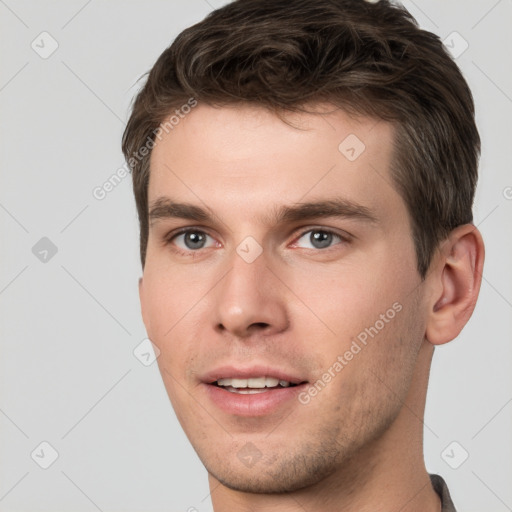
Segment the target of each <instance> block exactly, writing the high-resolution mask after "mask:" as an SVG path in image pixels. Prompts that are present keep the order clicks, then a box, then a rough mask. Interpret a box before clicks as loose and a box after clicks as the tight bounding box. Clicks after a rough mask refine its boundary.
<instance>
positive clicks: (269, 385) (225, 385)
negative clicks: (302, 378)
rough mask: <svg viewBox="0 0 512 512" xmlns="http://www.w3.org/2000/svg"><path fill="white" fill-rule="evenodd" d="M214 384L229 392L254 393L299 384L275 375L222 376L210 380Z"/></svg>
mask: <svg viewBox="0 0 512 512" xmlns="http://www.w3.org/2000/svg"><path fill="white" fill-rule="evenodd" d="M211 384H213V385H214V386H217V387H219V388H222V389H225V390H226V391H229V392H230V393H239V394H242V395H255V394H258V393H268V392H269V391H272V390H276V389H283V388H293V387H296V386H298V385H299V384H295V383H293V382H290V381H289V380H284V379H278V378H277V377H250V378H247V379H235V378H222V379H218V380H216V381H214V382H212V383H211Z"/></svg>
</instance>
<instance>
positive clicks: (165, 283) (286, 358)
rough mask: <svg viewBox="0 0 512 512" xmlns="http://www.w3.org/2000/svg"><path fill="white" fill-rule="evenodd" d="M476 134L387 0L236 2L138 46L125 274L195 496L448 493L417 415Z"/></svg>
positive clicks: (434, 48) (357, 505)
mask: <svg viewBox="0 0 512 512" xmlns="http://www.w3.org/2000/svg"><path fill="white" fill-rule="evenodd" d="M479 150H480V141H479V135H478V131H477V129H476V127H475V122H474V106H473V100H472V96H471V93H470V91H469V89H468V86H467V84H466V82H465V80H464V78H463V77H462V75H461V73H460V71H459V70H458V68H457V66H456V65H455V64H454V62H453V61H452V60H451V58H450V57H449V56H448V54H447V53H446V52H445V50H444V48H443V46H442V43H441V42H440V41H439V39H438V38H437V37H436V36H435V35H433V34H431V33H429V32H426V31H423V30H420V29H419V28H418V27H417V25H416V23H415V22H414V20H413V18H412V17H411V16H410V15H409V14H408V13H407V11H405V10H404V9H403V8H401V7H398V6H393V5H391V4H390V3H389V2H388V1H387V0H381V1H380V2H376V3H368V2H365V1H363V0H314V1H312V0H297V1H295V2H287V1H284V0H238V1H235V2H233V3H232V4H229V5H227V6H225V7H223V8H221V9H218V10H217V11H214V12H212V13H211V14H210V15H209V16H208V17H207V18H206V19H205V20H204V21H202V22H201V23H199V24H197V25H195V26H193V27H190V28H188V29H187V30H185V31H183V32H182V33H181V34H180V35H179V36H178V37H177V39H176V40H175V41H174V43H173V44H172V46H170V47H169V48H168V49H167V50H165V52H164V53H163V54H162V55H161V56H160V58H159V59H158V61H157V62H156V64H155V65H154V67H153V68H152V70H151V72H150V73H149V76H148V80H147V83H146V84H145V86H144V88H143V89H142V90H141V92H140V93H139V94H138V96H137V98H136V101H135V103H134V106H133V112H132V114H131V118H130V120H129V122H128V125H127V128H126V131H125V134H124V137H123V151H124V154H125V156H126V158H127V160H128V162H129V164H130V166H131V168H132V171H133V184H134V192H135V198H136V202H137V208H138V213H139V219H140V230H141V231H140V242H141V260H142V265H143V269H144V273H143V277H142V278H141V279H140V282H139V291H140V299H141V305H142V315H143V319H144V323H145V326H146V329H147V332H148V336H149V338H150V339H151V340H152V342H153V343H154V345H155V346H156V347H157V348H158V350H159V351H160V356H159V358H158V364H159V368H160V371H161V374H162V377H163V380H164V383H165V386H166V389H167V392H168V394H169V397H170V400H171V402H172V404H173V406H174V409H175V411H176V415H177V417H178V419H179V421H180V423H181V425H182V427H183V428H184V431H185V432H186V434H187V436H188V438H189V439H190V442H191V443H192V445H193V447H194V449H195V450H196V451H197V453H198V455H199V457H200V458H201V460H202V462H203V463H204V465H205V467H206V469H207V471H208V475H209V484H210V489H211V496H212V503H213V506H214V509H215V511H216V512H223V511H233V510H237V511H254V510H258V511H267V510H268V511H270V510H272V511H275V510H280V511H286V510H307V511H319V510H322V511H339V510H343V511H358V512H362V511H376V510H381V511H398V510H400V511H402V512H407V511H415V512H423V511H424V512H435V511H439V510H443V511H450V510H455V509H454V507H453V504H452V502H451V499H450V495H449V492H448V489H447V487H446V484H445V483H444V481H443V479H442V478H441V477H440V476H437V475H431V476H429V475H428V473H427V471H426V469H425V465H424V461H423V448H422V433H423V423H422V418H423V414H424V407H425V396H426V389H427V383H428V376H429V369H430V363H431V358H432V355H433V351H434V347H435V346H437V345H441V344H444V343H447V342H448V341H450V340H452V339H453V338H455V337H456V336H457V335H458V334H459V332H460V331H461V329H462V328H463V327H464V325H465V324H466V322H467V321H468V319H469V317H470V316H471V314H472V312H473V309H474V306H475V302H476V300H477V295H478V292H479V288H480V281H481V274H482V266H483V259H484V247H483V242H482V238H481V235H480V233H479V231H478V230H477V229H476V227H475V226H474V225H473V224H472V213H471V208H472V202H473V196H474V191H475V186H476V179H477V161H478V156H479Z"/></svg>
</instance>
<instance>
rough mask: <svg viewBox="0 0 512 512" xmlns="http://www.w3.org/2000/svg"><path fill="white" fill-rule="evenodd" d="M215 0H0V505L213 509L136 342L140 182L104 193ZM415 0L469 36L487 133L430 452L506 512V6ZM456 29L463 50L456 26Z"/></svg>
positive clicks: (441, 468)
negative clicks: (474, 263)
mask: <svg viewBox="0 0 512 512" xmlns="http://www.w3.org/2000/svg"><path fill="white" fill-rule="evenodd" d="M223 3H226V2H222V1H220V0H219V1H218V2H215V1H213V0H208V1H206V0H186V1H185V0H181V1H157V0H152V1H146V2H141V1H138V2H135V1H126V0H125V1H123V2H121V1H120V0H115V1H105V0H92V1H91V0H89V1H85V0H74V1H69V0H68V1H64V0H59V1H57V0H54V1H47V2H36V1H35V0H32V1H24V0H17V1H15V0H5V1H2V0H0V39H1V48H2V63H1V72H0V108H1V124H0V130H1V132H0V145H1V165H2V173H1V184H0V223H1V233H2V242H1V253H0V254H1V264H0V307H1V312H2V322H1V324H0V325H1V327H0V328H1V357H0V365H1V367H0V378H1V388H0V389H1V395H0V429H1V456H0V510H1V511H55V510H74V511H77V512H78V511H94V510H101V511H142V510H144V511H147V512H152V511H164V510H165V511H186V510H194V509H195V510H198V511H203V510H204V511H206V510H211V502H210V497H209V492H208V486H207V479H206V472H205V470H204V469H203V467H202V465H201V463H200V461H199V460H198V458H197V456H196V455H195V453H194V451H193V450H192V448H191V447H190V446H189V444H188V441H187V440H186V437H185V435H184V434H183V433H182V431H181V428H180V426H179V424H178V422H177V420H176V418H175V416H174V413H173V411H172V409H171V406H170V404H169V402H168V398H167V395H166V393H165V389H164V387H163V385H162V383H161V379H160V375H159V373H158V369H157V366H156V363H155V364H152V365H149V366H145V365H144V364H142V363H141V361H140V360H139V359H137V358H136V357H135V356H134V353H133V351H134V349H135V348H136V347H137V346H138V345H139V344H140V343H141V342H142V340H143V339H144V338H145V331H144V326H143V324H142V321H141V319H140V314H139V303H138V295H137V279H138V277H139V275H140V273H141V269H140V264H139V260H138V240H137V236H138V231H137V219H136V212H135V207H134V201H133V198H132V193H131V183H130V178H129V177H127V178H125V179H124V180H123V181H122V182H121V183H120V184H119V185H118V186H117V187H115V189H114V190H112V191H111V192H110V193H109V194H108V195H107V196H106V197H105V198H104V199H103V200H97V199H95V197H94V196H93V194H92V191H93V189H94V188H95V187H97V186H101V185H102V184H103V183H104V182H105V181H106V180H107V179H108V178H109V177H110V176H111V175H112V174H113V173H115V172H116V170H117V169H118V168H119V167H120V166H121V165H122V164H123V158H122V154H121V151H120V139H121V134H122V131H123V127H124V123H125V121H126V119H127V115H128V109H129V104H130V100H131V98H132V97H133V95H134V93H135V91H136V90H137V88H138V85H136V84H135V82H136V79H137V78H138V77H139V76H140V75H141V74H142V73H143V72H145V71H147V70H148V69H149V68H150V67H151V65H152V64H153V62H154V61H155V59H156V58H157V57H158V55H159V54H160V53H161V52H162V51H163V50H164V48H165V47H167V46H168V45H169V44H170V43H171V41H172V40H173V39H174V37H175V36H176V35H177V34H178V33H179V32H180V31H181V30H182V29H183V28H185V27H187V26H188V25H190V24H192V23H194V22H196V21H199V20H200V19H202V18H203V17H204V16H205V15H206V14H207V13H208V12H209V11H210V10H211V9H212V8H214V7H219V6H220V5H221V4H223ZM404 4H405V6H406V7H407V8H408V9H409V10H410V11H411V12H412V14H413V15H414V16H416V17H417V19H418V21H419V22H420V24H421V25H422V26H423V27H424V28H426V29H428V30H431V31H433V32H435V33H437V34H439V35H440V36H441V37H442V38H443V39H445V38H446V37H447V36H449V35H450V34H452V32H454V31H456V32H458V33H459V34H460V35H461V37H462V38H463V39H464V40H465V41H467V42H468V44H469V46H468V48H467V49H466V51H465V52H464V53H462V54H461V55H460V56H459V57H458V58H457V62H458V63H459V65H460V66H461V67H462V69H463V72H464V74H465V76H466V77H467V80H468V81H469V83H470V86H471V88H472V90H473V92H474V96H475V100H476V105H477V110H478V122H479V127H480V131H481V135H482V139H483V155H482V159H481V167H480V169H481V180H480V184H479V188H478V193H477V200H476V206H475V220H476V224H477V225H478V226H479V228H480V229H481V231H482V232H483V235H484V239H485V241H486V246H487V259H486V266H485V272H484V280H483V284H482V291H481V296H480V301H479V303H478V306H477V308H476V311H475V313H474V315H473V317H472V319H471V321H470V322H469V324H468V326H467V327H466V329H465V330H464V331H463V333H462V335H461V336H460V337H459V338H458V340H456V341H454V342H452V343H450V344H448V345H446V346H444V347H441V348H439V349H438V350H437V351H436V355H435V357H434V363H433V370H432V378H431V386H430V390H429V394H428V403H427V413H426V418H425V452H426V453H425V456H426V462H427V468H428V470H429V471H430V472H439V473H440V474H442V475H443V476H444V477H445V479H446V480H447V482H448V484H449V487H450V489H451V492H452V495H453V498H454V501H455V503H456V504H457V505H458V509H459V510H460V511H468V512H469V511H475V512H476V511H481V510H485V511H486V512H491V511H496V512H505V511H507V510H512V486H511V482H512V465H511V460H512V440H511V435H510V433H511V432H512V386H511V380H512V377H511V375H512V372H511V371H510V370H511V360H512V357H511V356H512V344H511V343H510V341H511V334H512V321H511V318H512V314H511V313H512V272H511V264H510V262H511V261H512V243H511V235H510V234H511V230H510V225H511V220H512V188H510V187H512V175H511V172H510V156H509V155H510V128H509V127H510V116H511V114H512V99H511V97H512V77H511V67H510V64H509V63H510V55H511V52H512V36H511V33H512V32H511V31H510V25H511V21H512V2H511V0H500V1H496V0H481V1H475V2H465V1H462V0H460V1H446V0H415V1H414V2H412V1H406V2H404ZM290 8H293V2H290ZM43 31H46V32H48V33H49V34H50V35H51V37H49V36H40V34H41V32H43ZM453 37H455V39H454V38H453ZM52 38H53V39H52ZM53 40H55V41H56V42H57V43H58V48H57V49H56V51H55V52H54V53H53V54H52V55H50V56H48V55H47V54H46V53H48V52H49V51H50V50H51V49H52V44H55V43H53V42H52V41H53ZM33 41H34V43H32V42H33ZM448 42H449V44H450V45H451V46H454V49H455V51H460V50H462V49H463V47H464V46H463V45H464V42H463V40H461V39H460V38H458V36H451V38H448ZM31 44H34V46H35V48H37V51H35V49H33V48H32V47H31ZM45 52H46V53H45ZM41 53H42V54H43V56H44V57H47V58H43V57H42V56H41ZM43 237H47V238H48V239H49V240H51V243H52V244H54V246H56V248H57V252H56V254H54V255H53V254H52V248H51V246H50V244H49V242H48V241H47V240H43V241H40V239H41V238H43ZM36 244H38V245H36ZM34 246H35V249H33V247H34ZM45 251H48V252H45ZM454 441H455V442H456V444H451V443H453V442H454ZM42 442H47V443H49V444H50V445H51V446H52V447H53V449H54V450H56V452H57V453H58V458H57V459H56V460H55V461H54V462H53V464H52V465H51V466H50V467H48V469H43V468H42V467H40V466H41V465H45V464H48V463H50V462H52V449H51V448H49V447H48V446H47V445H42V446H41V443H42ZM447 447H448V448H447ZM466 452H467V454H468V455H469V456H468V458H467V460H464V458H465V457H466ZM31 454H33V455H32V456H31ZM452 466H458V467H457V469H454V468H453V467H452ZM192 507H194V508H192Z"/></svg>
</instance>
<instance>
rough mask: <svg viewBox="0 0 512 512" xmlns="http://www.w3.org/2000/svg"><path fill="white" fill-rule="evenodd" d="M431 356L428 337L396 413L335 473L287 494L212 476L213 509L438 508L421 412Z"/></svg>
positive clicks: (424, 511) (423, 511)
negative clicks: (241, 487) (236, 486)
mask: <svg viewBox="0 0 512 512" xmlns="http://www.w3.org/2000/svg"><path fill="white" fill-rule="evenodd" d="M432 354H433V347H432V346H431V345H430V344H429V343H428V342H426V341H425V342H424V343H423V345H422V347H421V349H420V352H419V354H418V360H417V364H416V371H415V372H414V376H413V379H412V381H411V386H410V389H409V393H408V395H407V398H406V400H405V402H404V403H403V405H402V407H401V409H400V412H399V414H398V416H397V417H396V418H395V420H394V421H393V422H392V423H391V425H390V426H389V428H388V429H387V430H386V431H385V432H384V433H383V434H382V435H381V436H380V437H379V438H377V439H374V440H373V441H371V442H369V443H367V444H366V445H365V446H364V447H363V448H362V449H361V450H359V451H358V452H357V453H355V454H354V455H353V457H351V459H350V460H348V461H345V462H344V464H343V467H340V468H339V469H338V470H337V471H336V472H335V473H333V474H332V475H330V476H329V477H328V478H326V479H324V480H322V481H321V482H319V483H317V484H315V485H312V486H310V487H307V488H304V489H300V490H298V491H295V492H291V493H286V494H250V493H243V492H239V491H234V490H232V489H229V488H227V487H225V486H224V485H222V484H221V483H220V482H219V481H218V480H217V479H215V478H214V477H213V476H212V475H209V485H210V492H211V496H212V504H213V508H214V510H215V512H231V511H232V510H237V511H239V512H249V511H254V510H258V512H267V511H268V512H270V511H272V512H276V511H280V512H287V511H292V510H293V511H296V510H301V509H304V510H308V511H311V512H314V511H317V510H322V512H331V511H332V512H339V511H343V512H356V511H357V512H370V511H371V512H377V511H380V512H388V511H389V512H391V511H397V510H400V512H439V511H440V510H441V504H440V499H439V496H438V495H437V494H436V492H435V491H434V489H433V488H432V485H431V483H430V477H429V475H428V473H427V470H426V468H425V463H424V459H423V416H424V411H425V398H426V388H427V384H428V374H429V369H430V361H431V358H432ZM383 385H385V383H383ZM390 392H392V391H391V390H390Z"/></svg>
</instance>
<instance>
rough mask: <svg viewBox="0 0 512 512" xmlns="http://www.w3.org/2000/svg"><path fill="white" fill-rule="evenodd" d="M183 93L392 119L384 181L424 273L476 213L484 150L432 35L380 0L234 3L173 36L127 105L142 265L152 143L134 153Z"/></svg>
mask: <svg viewBox="0 0 512 512" xmlns="http://www.w3.org/2000/svg"><path fill="white" fill-rule="evenodd" d="M191 99H193V101H198V102H204V103H206V104H209V105H215V106H222V105H226V104H235V103H246V104H257V105H262V106H265V107H267V108H269V109H270V110H272V111H274V112H286V111H301V110H303V106H304V105H306V104H308V103H312V102H325V101H327V102H329V103H331V104H333V105H334V106H337V107H339V108H342V109H344V110H346V111H349V112H352V113H356V114H360V115H367V116H371V117H375V118H378V119H382V120H385V121H388V122H391V123H393V124H394V126H395V140H394V142H395V152H394V159H393V160H394V161H393V166H392V179H393V181H394V183H395V186H396V187H397V190H398V191H399V193H400V194H401V196H402V198H403V199H404V201H405V203H406V206H407V208H408V211H409V214H410V218H411V224H412V236H413V239H414V244H415V249H416V254H417V260H418V261H417V266H418V271H419V273H420V275H421V276H422V278H424V277H425V275H426V272H427V270H428V268H429V265H430V262H431V259H432V255H433V253H434V251H435V249H436V247H437V246H438V244H439V242H440V241H441V240H443V239H444V238H445V237H446V236H447V235H448V233H449V232H450V231H451V230H453V229H454V228H455V227H457V226H459V225H461V224H466V223H470V222H472V220H473V216H472V203H473V197H474V192H475V187H476V182H477V172H478V171H477V169H478V158H479V154H480V138H479V135H478V130H477V128H476V125H475V119H474V104H473V98H472V95H471V91H470V89H469V87H468V85H467V83H466V81H465V80H464V77H463V76H462V74H461V72H460V70H459V68H458V67H457V65H456V64H455V63H454V61H453V60H452V58H451V57H450V56H449V54H448V53H447V51H446V50H445V48H444V46H443V44H442V42H441V41H440V39H439V38H438V37H437V36H436V35H434V34H432V33H430V32H427V31H425V30H421V29H420V28H419V27H418V25H417V23H416V21H415V20H414V18H413V17H412V16H411V15H410V14H409V13H408V12H407V10H406V9H405V8H403V7H401V6H397V5H393V4H391V3H390V2H389V1H388V0H380V1H378V2H376V3H369V2H367V1H364V0H294V2H289V0H236V1H234V2H232V3H230V4H228V5H226V6H224V7H223V8H221V9H217V10H215V11H213V12H211V13H210V14H209V15H208V16H207V17H206V18H205V19H204V20H203V21H201V22H200V23H198V24H196V25H194V26H192V27H190V28H187V29H186V30H184V31H183V32H181V34H179V35H178V37H177V38H176V39H175V41H174V42H173V44H172V45H171V46H170V47H169V48H167V49H166V50H165V51H164V52H163V53H162V55H161V56H160V57H159V58H158V60H157V62H156V63H155V65H154V66H153V68H152V69H151V71H150V72H149V76H148V79H147V81H146V83H145V85H144V87H143V88H142V90H141V91H140V92H139V93H138V95H137V97H136V99H135V102H134V104H133V110H132V113H131V116H130V119H129V121H128V124H127V126H126V130H125V132H124V135H123V142H122V149H123V153H124V155H125V158H126V159H127V161H128V163H129V165H130V167H131V169H132V176H133V188H134V194H135V200H136V204H137V209H138V214H139V222H140V255H141V261H142V266H144V263H145V255H146V247H147V242H148V231H149V223H148V183H149V159H150V151H149V152H148V151H147V149H146V151H145V152H144V155H143V156H141V155H140V150H141V148H142V147H143V146H144V145H146V146H147V147H149V148H152V147H153V145H154V140H155V134H157V130H158V128H159V126H160V125H161V123H162V122H163V121H164V119H165V118H166V117H167V116H169V115H170V114H171V113H172V111H173V110H174V109H177V108H180V107H181V106H183V105H186V104H188V103H189V102H190V100H191ZM134 155H135V156H136V157H137V158H134Z"/></svg>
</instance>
